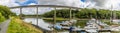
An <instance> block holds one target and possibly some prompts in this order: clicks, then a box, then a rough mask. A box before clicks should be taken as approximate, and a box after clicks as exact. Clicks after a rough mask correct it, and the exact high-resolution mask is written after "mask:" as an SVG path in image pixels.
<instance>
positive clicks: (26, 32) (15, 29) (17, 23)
mask: <svg viewBox="0 0 120 33" xmlns="http://www.w3.org/2000/svg"><path fill="white" fill-rule="evenodd" d="M7 33H43V32H42V30H40V29H38V28H36V27H35V26H33V25H32V24H30V23H26V22H23V21H22V20H21V19H19V18H12V20H11V22H10V25H9V27H8V30H7Z"/></svg>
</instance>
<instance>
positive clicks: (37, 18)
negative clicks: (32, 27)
mask: <svg viewBox="0 0 120 33" xmlns="http://www.w3.org/2000/svg"><path fill="white" fill-rule="evenodd" d="M36 19H37V26H38V6H37V7H36Z"/></svg>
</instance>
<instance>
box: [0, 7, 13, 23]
mask: <svg viewBox="0 0 120 33" xmlns="http://www.w3.org/2000/svg"><path fill="white" fill-rule="evenodd" d="M9 16H15V14H14V13H12V12H11V11H10V9H9V8H8V7H6V6H2V5H0V22H3V21H4V20H5V19H8V18H9Z"/></svg>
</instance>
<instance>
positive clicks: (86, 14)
mask: <svg viewBox="0 0 120 33" xmlns="http://www.w3.org/2000/svg"><path fill="white" fill-rule="evenodd" d="M54 11H55V10H52V11H51V12H47V13H45V14H43V15H42V16H44V17H53V16H54ZM112 12H113V13H112V14H116V18H118V19H120V11H116V10H114V11H112ZM69 13H70V11H69V9H58V10H56V14H57V17H62V18H69ZM111 16H113V15H111V11H110V10H105V9H99V10H97V9H94V8H92V9H87V8H83V9H79V10H72V17H76V18H98V19H109V18H110V17H111Z"/></svg>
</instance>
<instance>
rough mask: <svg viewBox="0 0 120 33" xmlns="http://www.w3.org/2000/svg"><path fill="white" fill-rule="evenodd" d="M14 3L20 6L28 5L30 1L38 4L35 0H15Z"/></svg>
mask: <svg viewBox="0 0 120 33" xmlns="http://www.w3.org/2000/svg"><path fill="white" fill-rule="evenodd" d="M15 3H17V4H19V5H21V6H26V5H29V4H31V3H34V4H38V2H37V0H26V1H24V2H19V1H17V0H16V1H15Z"/></svg>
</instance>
